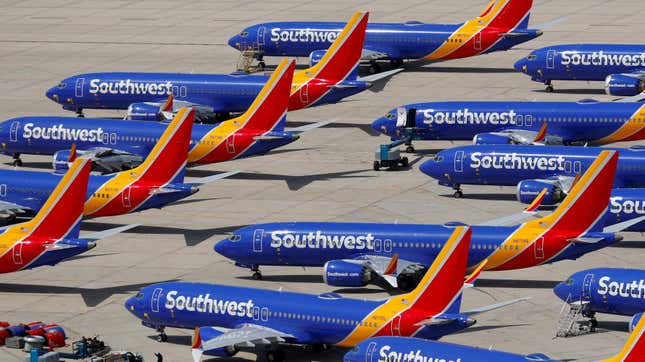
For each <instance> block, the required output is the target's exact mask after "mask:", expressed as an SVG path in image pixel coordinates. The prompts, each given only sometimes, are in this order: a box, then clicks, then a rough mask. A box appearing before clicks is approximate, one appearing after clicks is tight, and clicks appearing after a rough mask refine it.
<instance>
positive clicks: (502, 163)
mask: <svg viewBox="0 0 645 362" xmlns="http://www.w3.org/2000/svg"><path fill="white" fill-rule="evenodd" d="M607 149H608V148H600V147H564V146H549V147H534V146H522V145H491V146H488V145H468V146H459V147H453V148H449V149H447V150H443V151H440V152H438V153H437V154H436V155H435V156H434V158H432V159H431V160H428V161H426V162H424V163H423V164H421V166H420V167H419V169H420V170H421V172H423V173H425V174H426V175H428V176H430V177H432V178H434V179H436V180H438V181H439V185H443V186H448V187H452V188H453V189H454V190H456V191H455V194H454V196H455V197H462V196H463V192H462V191H461V185H498V186H516V185H517V197H518V200H520V201H521V202H524V203H530V202H531V201H532V200H533V199H534V198H535V195H537V194H538V193H540V191H542V189H544V188H546V189H547V195H546V197H545V198H544V200H543V201H542V205H553V204H556V203H558V202H559V201H560V200H562V198H563V197H564V196H565V195H566V193H567V191H568V190H569V189H570V188H571V184H572V183H573V182H574V180H575V179H576V177H577V176H578V175H580V174H582V173H583V172H585V171H586V170H587V169H588V168H589V166H590V165H591V164H592V163H593V162H594V160H595V159H596V157H598V155H599V154H600V153H601V152H603V151H604V150H607ZM614 150H616V151H620V157H619V159H618V170H617V172H616V179H615V181H614V188H642V187H645V179H643V177H642V176H643V172H645V152H643V151H645V148H642V147H639V146H634V147H631V148H614Z"/></svg>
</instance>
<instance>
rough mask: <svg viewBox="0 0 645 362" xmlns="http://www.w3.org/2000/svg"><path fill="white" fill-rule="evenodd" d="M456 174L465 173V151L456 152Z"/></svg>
mask: <svg viewBox="0 0 645 362" xmlns="http://www.w3.org/2000/svg"><path fill="white" fill-rule="evenodd" d="M454 168H455V172H464V151H457V152H455V167H454Z"/></svg>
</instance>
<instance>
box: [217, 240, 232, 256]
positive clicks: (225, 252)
mask: <svg viewBox="0 0 645 362" xmlns="http://www.w3.org/2000/svg"><path fill="white" fill-rule="evenodd" d="M213 250H215V252H216V253H218V254H220V255H222V256H225V257H227V258H231V256H232V255H231V242H229V240H228V239H224V240H221V241H219V242H217V243H215V245H214V246H213Z"/></svg>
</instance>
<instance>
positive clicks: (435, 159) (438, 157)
mask: <svg viewBox="0 0 645 362" xmlns="http://www.w3.org/2000/svg"><path fill="white" fill-rule="evenodd" d="M441 161H443V156H435V157H434V162H441Z"/></svg>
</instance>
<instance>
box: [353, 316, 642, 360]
mask: <svg viewBox="0 0 645 362" xmlns="http://www.w3.org/2000/svg"><path fill="white" fill-rule="evenodd" d="M643 356H645V319H643V320H642V321H640V322H639V324H638V325H637V326H636V328H634V330H633V331H632V333H631V335H630V336H629V338H628V339H627V342H626V343H625V345H624V346H623V348H622V349H621V351H620V353H618V354H617V355H615V356H614V357H611V358H608V359H605V360H603V361H602V362H640V361H642V360H643ZM343 361H344V362H383V361H396V362H420V361H445V362H448V361H460V362H475V361H495V362H557V361H556V360H553V359H550V358H549V357H547V356H546V355H544V354H542V353H533V354H528V355H519V354H514V353H508V352H500V351H495V350H493V349H490V348H486V349H484V348H477V347H470V346H463V345H459V344H452V343H444V342H436V341H428V340H423V339H419V338H401V337H376V338H370V339H366V340H364V341H363V342H361V343H359V344H357V345H356V347H354V348H353V349H352V350H351V351H349V352H347V353H346V354H345V357H344V358H343Z"/></svg>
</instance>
